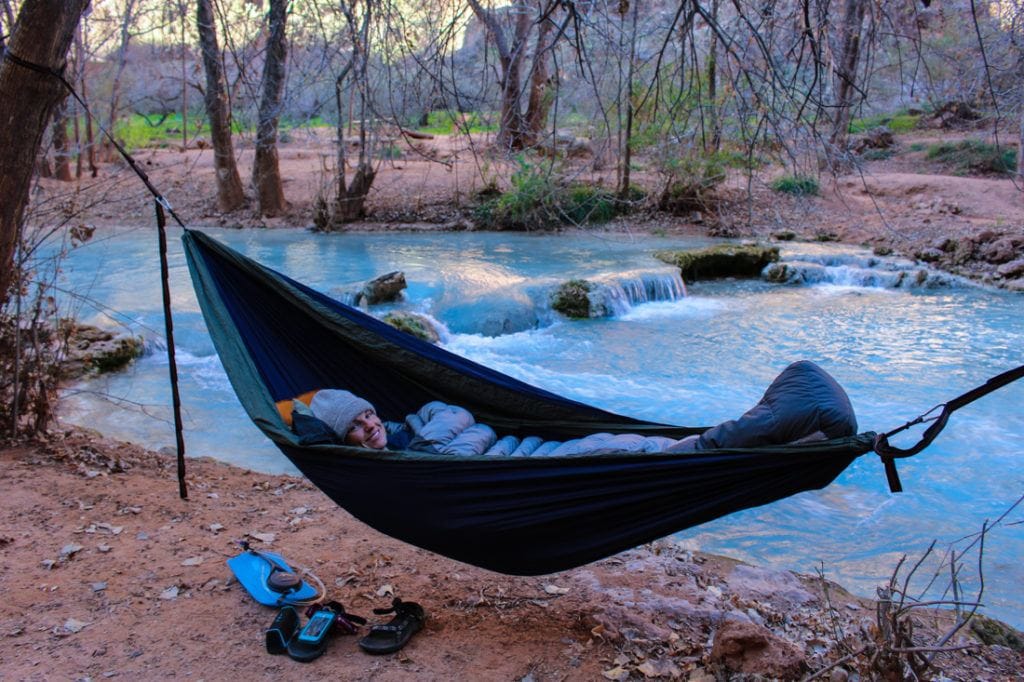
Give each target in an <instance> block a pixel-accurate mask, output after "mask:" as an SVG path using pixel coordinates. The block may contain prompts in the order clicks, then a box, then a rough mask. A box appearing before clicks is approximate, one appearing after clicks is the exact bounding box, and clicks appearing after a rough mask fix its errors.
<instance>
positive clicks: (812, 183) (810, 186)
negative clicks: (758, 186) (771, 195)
mask: <svg viewBox="0 0 1024 682" xmlns="http://www.w3.org/2000/svg"><path fill="white" fill-rule="evenodd" d="M771 188H772V189H773V190H775V191H776V192H782V193H783V194H792V195H793V196H797V197H809V196H816V195H817V194H818V181H817V179H815V178H812V177H810V176H808V175H783V176H782V177H779V178H776V179H775V180H773V181H772V184H771Z"/></svg>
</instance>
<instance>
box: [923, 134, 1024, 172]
mask: <svg viewBox="0 0 1024 682" xmlns="http://www.w3.org/2000/svg"><path fill="white" fill-rule="evenodd" d="M925 158H927V159H929V160H931V161H938V162H940V163H947V164H950V165H952V166H953V168H954V170H955V171H956V172H957V173H959V174H962V175H966V174H968V173H979V174H992V175H1005V174H1007V173H1013V172H1015V171H1016V170H1017V153H1016V150H1014V149H1012V148H1010V147H1002V148H999V147H996V146H995V145H992V144H988V143H987V142H982V141H981V140H961V141H959V142H939V143H937V144H933V145H930V146H929V147H928V151H927V153H926V154H925Z"/></svg>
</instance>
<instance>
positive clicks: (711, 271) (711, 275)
mask: <svg viewBox="0 0 1024 682" xmlns="http://www.w3.org/2000/svg"><path fill="white" fill-rule="evenodd" d="M654 257H655V258H657V259H658V260H661V261H664V262H666V263H668V264H670V265H675V266H676V267H678V268H679V271H680V275H682V277H683V279H685V280H687V281H689V282H692V281H694V280H698V279H716V278H722V277H759V276H760V275H761V271H762V270H764V268H765V266H766V265H768V264H769V263H775V262H777V261H778V260H779V247H777V246H764V245H761V244H718V245H717V246H712V247H709V248H706V249H695V250H686V251H657V252H655V254H654Z"/></svg>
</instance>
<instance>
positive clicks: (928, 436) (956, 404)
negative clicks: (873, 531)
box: [873, 365, 1024, 493]
mask: <svg viewBox="0 0 1024 682" xmlns="http://www.w3.org/2000/svg"><path fill="white" fill-rule="evenodd" d="M1021 377H1024V365H1021V366H1020V367H1017V368H1016V369H1011V370H1009V371H1006V372H1003V373H1002V374H998V375H996V376H994V377H992V378H991V379H989V380H988V381H986V382H985V383H984V384H982V385H980V386H976V387H975V388H972V389H971V390H969V391H967V392H966V393H964V394H962V395H959V396H957V397H956V398H953V399H952V400H950V401H949V402H946V403H939V404H938V405H936V406H935V407H933V408H931V409H930V410H928V411H927V412H925V413H924V414H922V415H921V416H919V417H917V418H916V419H913V420H911V421H909V422H907V423H906V424H904V425H903V426H900V427H897V428H895V429H893V430H892V431H889V432H888V433H880V434H878V435H877V436H875V443H874V446H873V447H874V450H875V452H876V453H877V454H878V456H879V457H880V458H881V459H882V464H883V465H884V466H885V477H886V478H887V479H888V481H889V490H891V491H892V492H894V493H898V492H902V491H903V485H902V484H901V483H900V477H899V474H898V473H897V472H896V460H897V459H902V458H903V457H912V456H913V455H916V454H917V453H919V452H921V451H922V450H924V449H925V448H926V447H928V446H929V445H930V444H931V442H932V441H933V440H935V437H936V436H938V435H939V434H940V433H941V432H942V429H944V428H945V427H946V422H948V421H949V417H950V415H951V414H953V413H954V412H956V411H957V410H959V409H960V408H961V407H963V406H964V405H969V404H970V403H973V402H974V401H975V400H977V399H978V398H981V397H983V396H986V395H988V394H989V393H991V392H992V391H995V390H997V389H1000V388H1002V387H1003V386H1006V385H1007V384H1010V383H1012V382H1014V381H1016V380H1017V379H1020V378H1021ZM936 411H938V414H935V413H936ZM926 422H931V426H929V427H928V428H927V429H925V431H924V433H923V434H922V435H921V439H920V440H919V441H918V442H917V443H916V444H914V445H912V446H910V447H909V448H898V447H895V446H893V445H890V444H889V437H890V436H895V435H896V434H897V433H901V432H903V431H906V430H907V429H909V428H910V427H912V426H917V425H918V424H924V423H926Z"/></svg>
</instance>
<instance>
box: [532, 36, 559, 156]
mask: <svg viewBox="0 0 1024 682" xmlns="http://www.w3.org/2000/svg"><path fill="white" fill-rule="evenodd" d="M553 25H554V24H553V22H552V21H551V18H550V17H549V18H547V19H545V20H544V22H543V23H541V25H540V28H539V29H537V46H536V47H535V48H534V52H533V73H532V74H530V98H529V100H528V101H527V104H526V136H527V139H526V143H527V144H528V145H531V146H532V145H535V144H537V142H538V141H539V140H540V138H541V136H542V133H543V132H544V128H545V127H547V124H548V113H549V112H550V111H551V102H552V98H551V97H549V96H548V86H549V85H550V82H551V76H550V71H549V70H548V62H549V61H550V58H551V57H550V55H549V54H548V52H549V48H550V47H551V46H550V44H549V43H548V34H549V33H551V27H552V26H553Z"/></svg>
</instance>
